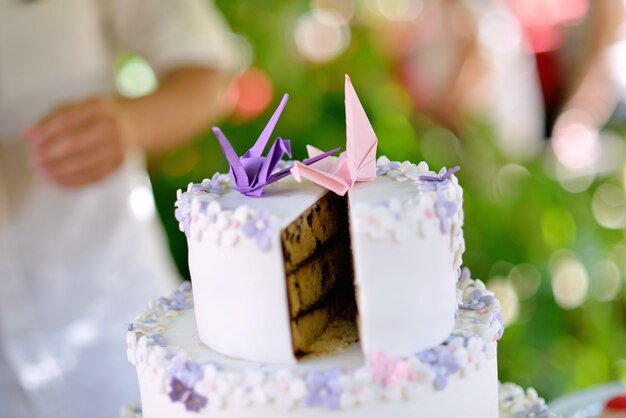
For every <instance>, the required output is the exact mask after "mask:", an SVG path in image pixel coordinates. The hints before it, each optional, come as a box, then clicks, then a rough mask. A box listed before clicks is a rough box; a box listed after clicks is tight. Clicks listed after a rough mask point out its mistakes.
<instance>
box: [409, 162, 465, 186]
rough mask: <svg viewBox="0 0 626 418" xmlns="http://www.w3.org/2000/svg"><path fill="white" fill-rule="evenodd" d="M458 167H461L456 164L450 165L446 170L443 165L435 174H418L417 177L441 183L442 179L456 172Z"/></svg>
mask: <svg viewBox="0 0 626 418" xmlns="http://www.w3.org/2000/svg"><path fill="white" fill-rule="evenodd" d="M460 169H461V167H459V166H458V165H457V166H455V167H452V168H451V169H449V170H446V168H445V167H442V168H441V170H439V174H437V175H436V176H434V177H433V176H420V177H419V179H420V180H422V181H427V182H435V183H442V182H443V181H445V180H447V179H449V178H450V177H451V176H452V175H453V174H454V173H456V172H458V171H459V170H460Z"/></svg>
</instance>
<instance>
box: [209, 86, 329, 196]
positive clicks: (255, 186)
mask: <svg viewBox="0 0 626 418" xmlns="http://www.w3.org/2000/svg"><path fill="white" fill-rule="evenodd" d="M288 99H289V95H287V94H285V95H284V96H283V99H282V100H281V102H280V105H278V108H277V109H276V111H275V112H274V114H273V115H272V117H271V118H270V120H269V122H268V123H267V125H266V126H265V129H263V132H261V135H260V136H259V138H258V139H257V141H256V143H255V144H254V146H253V147H252V148H250V149H249V150H248V151H246V153H245V154H243V155H242V156H241V157H239V156H238V155H237V153H236V152H235V150H234V149H233V147H232V145H231V144H230V142H229V141H228V139H227V138H226V136H225V135H224V133H223V132H222V131H221V130H220V128H218V127H216V126H215V127H213V132H214V133H215V136H216V137H217V139H218V141H219V142H220V145H221V146H222V151H223V152H224V156H225V157H226V159H227V160H228V164H229V165H230V172H229V173H230V177H231V179H232V180H233V183H234V186H233V188H234V189H235V190H237V191H238V192H240V193H243V194H245V195H247V196H257V197H258V196H261V195H262V194H263V189H264V188H265V186H267V185H268V184H271V183H273V182H275V181H278V180H280V179H281V178H283V177H286V176H288V175H289V174H290V171H289V169H283V170H280V171H278V172H274V171H275V169H276V167H277V166H278V164H279V162H280V161H281V159H282V158H283V156H284V155H285V154H286V155H288V156H289V157H291V142H290V141H289V140H286V139H282V138H280V137H279V138H276V140H275V141H274V144H273V145H272V147H271V148H270V151H269V153H268V154H267V155H266V156H264V155H263V152H264V151H265V147H266V146H267V143H268V141H269V139H270V136H271V135H272V132H273V131H274V127H275V126H276V124H277V123H278V119H279V118H280V115H281V113H282V111H283V109H284V108H285V105H286V104H287V100H288ZM337 151H338V149H335V150H332V151H329V152H326V153H322V154H320V155H316V156H315V157H314V158H310V159H308V160H305V161H303V162H302V163H301V164H304V165H309V164H313V163H315V162H317V161H320V160H322V159H324V158H326V157H328V156H329V155H331V154H334V153H335V152H337Z"/></svg>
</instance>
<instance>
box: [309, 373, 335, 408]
mask: <svg viewBox="0 0 626 418" xmlns="http://www.w3.org/2000/svg"><path fill="white" fill-rule="evenodd" d="M340 376H341V370H340V369H331V370H329V371H327V372H326V373H323V372H320V371H312V372H310V373H309V374H308V375H307V378H306V381H307V386H308V388H309V394H308V396H307V398H306V405H307V406H322V405H323V406H325V407H326V408H328V409H339V407H340V396H341V384H340V382H339V377H340Z"/></svg>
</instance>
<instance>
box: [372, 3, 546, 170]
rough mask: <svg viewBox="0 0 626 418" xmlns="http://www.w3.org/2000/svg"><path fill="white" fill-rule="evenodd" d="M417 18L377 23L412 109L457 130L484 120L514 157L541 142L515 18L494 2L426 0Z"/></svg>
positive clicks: (532, 76) (530, 70) (537, 96)
mask: <svg viewBox="0 0 626 418" xmlns="http://www.w3.org/2000/svg"><path fill="white" fill-rule="evenodd" d="M420 4H421V7H420V9H419V13H417V14H416V15H415V16H414V18H412V19H409V20H403V21H392V22H387V24H384V25H382V26H381V27H379V29H382V33H383V35H384V36H382V37H378V38H380V39H382V40H383V42H384V45H383V47H384V50H385V51H390V52H391V55H392V61H393V63H394V64H393V65H394V67H395V73H396V76H397V77H398V79H399V80H400V82H401V83H402V84H403V85H404V86H405V87H406V88H407V91H408V93H409V94H410V96H411V98H412V102H413V107H414V109H415V111H416V112H418V113H421V114H424V115H426V116H428V117H430V118H431V119H433V120H434V121H436V122H438V123H439V124H441V125H443V126H445V127H447V128H449V129H451V130H453V131H455V132H457V133H458V132H460V131H461V130H462V128H463V126H464V124H465V123H467V122H468V120H474V119H476V120H484V121H487V122H488V123H489V124H490V126H491V127H492V128H493V130H494V132H495V134H496V135H495V139H496V140H497V141H498V142H499V145H500V146H501V148H502V149H503V151H504V152H506V153H507V154H508V155H509V156H510V157H512V158H526V157H528V156H531V155H533V154H534V153H535V152H536V151H537V150H538V149H539V148H540V145H541V135H542V134H541V132H542V112H543V109H542V106H541V93H540V89H539V84H538V83H537V77H536V71H535V68H534V63H533V60H532V59H531V58H530V57H529V56H528V54H527V53H525V51H524V49H523V43H522V38H521V30H520V28H519V25H518V23H517V20H516V19H515V17H514V16H513V15H512V14H511V13H510V11H509V10H508V9H507V8H506V7H505V6H504V5H503V4H502V3H501V2H499V1H498V0H461V1H459V0H424V1H422V2H421V3H420Z"/></svg>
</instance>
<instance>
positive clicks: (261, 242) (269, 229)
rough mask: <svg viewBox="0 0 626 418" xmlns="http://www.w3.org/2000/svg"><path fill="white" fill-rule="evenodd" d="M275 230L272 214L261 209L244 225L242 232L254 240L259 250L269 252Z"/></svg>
mask: <svg viewBox="0 0 626 418" xmlns="http://www.w3.org/2000/svg"><path fill="white" fill-rule="evenodd" d="M274 228H275V227H274V223H273V221H272V219H271V217H270V213H269V212H268V211H267V210H266V209H260V210H258V211H257V212H256V214H255V216H253V217H252V218H251V219H249V220H248V221H246V222H245V223H244V224H243V226H242V227H241V232H243V234H244V235H246V236H247V237H249V238H254V239H255V240H256V243H257V246H258V247H259V249H261V250H262V251H267V250H268V249H269V247H270V244H271V243H272V235H273V232H274Z"/></svg>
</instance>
